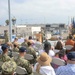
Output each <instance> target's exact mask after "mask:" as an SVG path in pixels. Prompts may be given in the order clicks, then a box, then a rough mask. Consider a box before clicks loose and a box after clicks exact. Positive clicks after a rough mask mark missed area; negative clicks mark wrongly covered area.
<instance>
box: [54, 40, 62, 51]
mask: <svg viewBox="0 0 75 75" xmlns="http://www.w3.org/2000/svg"><path fill="white" fill-rule="evenodd" d="M55 49H56V50H63V45H62V43H61V42H60V41H58V42H57V43H56V46H55Z"/></svg>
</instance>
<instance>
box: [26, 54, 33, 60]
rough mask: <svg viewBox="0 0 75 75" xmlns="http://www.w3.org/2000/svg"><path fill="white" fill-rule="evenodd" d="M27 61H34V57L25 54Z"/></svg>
mask: <svg viewBox="0 0 75 75" xmlns="http://www.w3.org/2000/svg"><path fill="white" fill-rule="evenodd" d="M25 59H26V60H32V59H34V57H33V55H31V54H25Z"/></svg>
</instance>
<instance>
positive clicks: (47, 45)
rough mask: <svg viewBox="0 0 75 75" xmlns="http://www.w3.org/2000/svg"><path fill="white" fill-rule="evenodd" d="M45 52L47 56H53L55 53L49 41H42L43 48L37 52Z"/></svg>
mask: <svg viewBox="0 0 75 75" xmlns="http://www.w3.org/2000/svg"><path fill="white" fill-rule="evenodd" d="M43 52H46V53H47V54H48V55H49V56H55V53H54V51H53V50H51V44H50V43H49V42H45V43H44V50H40V51H39V53H40V54H41V53H43Z"/></svg>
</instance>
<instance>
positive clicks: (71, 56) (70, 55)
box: [67, 51, 75, 62]
mask: <svg viewBox="0 0 75 75" xmlns="http://www.w3.org/2000/svg"><path fill="white" fill-rule="evenodd" d="M67 58H68V60H70V61H74V62H75V51H72V52H69V53H68V54H67Z"/></svg>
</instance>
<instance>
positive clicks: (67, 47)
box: [65, 45, 73, 50]
mask: <svg viewBox="0 0 75 75" xmlns="http://www.w3.org/2000/svg"><path fill="white" fill-rule="evenodd" d="M65 48H66V50H71V49H72V48H73V46H72V45H66V46H65Z"/></svg>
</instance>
